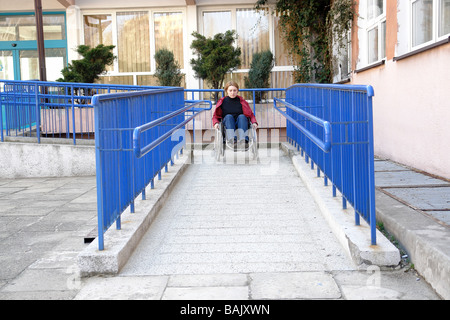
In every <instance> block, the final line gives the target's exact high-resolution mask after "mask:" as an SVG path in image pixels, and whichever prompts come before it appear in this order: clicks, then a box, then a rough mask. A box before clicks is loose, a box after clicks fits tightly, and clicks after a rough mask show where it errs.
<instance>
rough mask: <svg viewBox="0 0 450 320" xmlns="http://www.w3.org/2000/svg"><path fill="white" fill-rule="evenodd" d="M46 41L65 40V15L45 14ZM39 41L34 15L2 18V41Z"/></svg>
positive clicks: (0, 39)
mask: <svg viewBox="0 0 450 320" xmlns="http://www.w3.org/2000/svg"><path fill="white" fill-rule="evenodd" d="M42 22H43V24H44V25H43V29H44V40H65V39H66V30H65V17H64V14H44V15H43V17H42ZM27 40H37V35H36V18H35V16H34V15H14V16H0V41H27Z"/></svg>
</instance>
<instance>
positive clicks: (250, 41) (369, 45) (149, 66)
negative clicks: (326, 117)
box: [0, 0, 450, 179]
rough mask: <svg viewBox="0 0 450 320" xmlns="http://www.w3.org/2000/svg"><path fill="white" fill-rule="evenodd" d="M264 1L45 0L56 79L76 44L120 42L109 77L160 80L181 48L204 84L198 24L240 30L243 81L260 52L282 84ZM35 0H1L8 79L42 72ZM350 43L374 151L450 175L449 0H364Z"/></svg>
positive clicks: (274, 32) (286, 69)
mask: <svg viewBox="0 0 450 320" xmlns="http://www.w3.org/2000/svg"><path fill="white" fill-rule="evenodd" d="M255 2H256V1H255V0H228V1H224V0H165V1H163V2H162V1H157V0H128V1H126V2H124V1H122V0H120V1H119V0H42V4H43V11H44V15H43V18H44V38H45V48H46V59H47V79H48V80H55V79H57V78H58V77H60V70H61V69H62V68H63V67H64V66H65V65H67V63H68V62H69V61H71V60H73V59H78V58H79V57H78V56H77V53H76V51H75V50H74V49H75V48H76V47H77V45H80V44H88V45H91V46H94V45H97V44H99V43H103V44H108V45H109V44H112V45H115V49H114V54H115V55H116V56H117V59H116V61H115V62H114V65H113V66H112V67H110V68H109V69H108V73H107V74H106V75H104V76H103V77H102V82H104V83H117V84H135V85H154V84H157V83H156V79H155V77H154V72H155V68H156V65H155V60H154V54H155V52H156V50H158V49H159V48H163V47H165V48H168V49H169V50H171V51H173V52H174V55H175V58H176V59H177V61H178V62H179V63H180V65H181V68H182V72H183V73H184V74H185V78H184V86H185V87H186V88H189V89H196V88H204V87H205V86H206V85H205V84H203V83H202V81H200V80H199V79H196V78H195V76H194V72H193V70H192V67H191V65H190V60H191V59H192V58H194V56H193V53H192V50H191V49H190V44H191V43H192V40H193V37H192V32H194V31H196V32H199V33H201V34H203V35H205V36H212V35H214V34H216V33H218V32H224V31H226V30H229V29H234V30H236V32H237V35H238V41H237V43H236V45H238V46H239V47H241V49H242V57H241V60H242V63H241V66H240V67H239V68H238V70H236V71H234V72H233V73H232V74H231V75H230V78H233V79H235V80H237V81H238V82H240V83H241V84H242V86H243V78H244V76H245V75H246V74H247V72H248V70H249V66H250V62H251V59H252V56H253V54H254V53H255V52H259V51H262V50H265V49H270V50H271V51H272V53H273V54H274V56H275V67H274V68H273V71H272V75H271V86H272V87H273V88H283V87H288V86H289V85H291V84H292V71H293V70H294V66H293V65H292V61H291V60H290V59H289V55H288V54H287V51H286V50H285V48H284V47H283V43H282V41H281V36H280V32H279V28H278V20H277V17H276V16H275V15H273V14H272V12H271V11H270V10H268V12H267V13H266V14H264V13H262V12H257V11H255V10H254V9H253V7H254V4H255ZM33 11H34V3H33V1H30V0H15V1H7V0H0V79H22V80H28V79H37V78H38V66H37V64H38V58H37V48H36V31H35V22H34V16H33ZM356 13H357V17H356V18H355V20H354V22H353V26H352V31H351V32H350V33H349V35H348V40H349V41H348V47H347V49H346V50H343V51H340V54H339V63H338V65H337V66H336V68H335V70H334V82H347V83H353V84H370V85H372V86H373V87H374V90H375V97H374V127H375V132H374V135H375V137H374V138H375V154H376V155H377V156H380V157H384V158H389V159H391V160H394V161H397V162H400V163H403V164H406V165H409V166H411V167H414V168H417V169H420V170H423V171H426V172H429V173H431V174H435V175H438V176H441V177H444V178H447V179H450V143H449V141H450V129H449V123H450V102H449V101H450V43H449V37H450V0H357V1H356Z"/></svg>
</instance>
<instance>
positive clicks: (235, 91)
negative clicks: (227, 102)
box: [227, 86, 239, 98]
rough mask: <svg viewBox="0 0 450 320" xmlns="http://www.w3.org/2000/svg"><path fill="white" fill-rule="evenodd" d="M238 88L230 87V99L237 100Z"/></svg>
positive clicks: (228, 91) (228, 90) (228, 93)
mask: <svg viewBox="0 0 450 320" xmlns="http://www.w3.org/2000/svg"><path fill="white" fill-rule="evenodd" d="M238 91H239V90H238V88H236V87H234V86H229V87H228V89H227V95H228V96H229V97H230V98H236V96H237V94H238Z"/></svg>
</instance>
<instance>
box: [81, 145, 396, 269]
mask: <svg viewBox="0 0 450 320" xmlns="http://www.w3.org/2000/svg"><path fill="white" fill-rule="evenodd" d="M193 155H194V156H193V157H192V158H182V159H179V160H178V161H177V164H176V165H175V166H174V167H171V168H170V169H169V174H170V175H172V176H171V177H168V179H171V180H173V181H175V180H178V181H177V182H176V183H175V182H173V183H171V182H167V181H166V182H161V184H164V183H166V184H167V186H166V187H164V186H160V187H157V188H155V190H149V191H148V192H147V195H148V197H149V200H146V201H140V202H138V203H137V204H136V211H137V213H135V214H129V213H125V214H124V218H123V219H122V230H114V229H113V230H108V232H107V234H106V235H105V246H106V249H105V250H104V251H103V252H99V251H98V250H97V249H96V246H97V243H96V242H94V243H92V244H91V245H90V246H89V247H88V248H87V249H86V250H85V251H84V252H82V253H81V254H80V255H79V257H78V261H79V266H80V269H81V273H82V274H83V275H93V274H99V273H113V274H114V273H116V274H117V273H120V274H121V275H130V276H131V275H171V274H217V273H226V274H229V273H252V272H253V273H256V272H302V271H318V272H324V271H329V270H354V269H358V268H360V267H363V266H366V265H367V264H371V262H370V261H371V259H372V258H371V257H370V252H369V253H368V252H367V250H366V246H365V245H364V249H363V250H360V249H359V248H358V245H359V244H358V241H362V242H363V243H364V244H365V241H366V240H365V239H359V240H358V241H356V242H355V241H352V245H351V246H349V245H348V243H347V244H346V245H344V246H343V244H342V241H341V240H340V237H341V235H342V234H341V235H340V233H341V232H344V233H343V234H345V230H344V231H342V230H339V229H338V228H337V227H336V226H334V227H333V226H330V219H329V218H327V216H326V215H325V216H324V215H323V211H324V210H325V211H326V210H327V209H326V207H324V204H323V203H318V202H317V198H316V196H315V195H313V194H312V193H311V191H310V188H311V185H309V183H308V182H305V181H304V180H303V179H304V178H300V177H299V171H298V168H296V166H294V164H293V161H292V159H291V157H290V156H289V153H285V152H283V151H282V150H281V149H279V148H278V145H277V147H276V148H269V149H260V159H259V161H256V160H255V159H252V158H251V156H249V155H248V154H245V153H234V152H232V151H227V154H226V156H225V159H224V161H221V162H216V161H215V160H214V157H213V156H212V154H211V150H195V151H194V152H193ZM180 163H182V164H180ZM177 166H178V167H177ZM171 171H172V172H171ZM177 172H180V173H182V174H178V173H177ZM164 179H166V178H165V177H164V176H163V180H162V181H164ZM158 183H160V182H159V181H158ZM159 189H164V190H166V192H167V190H170V192H168V193H166V194H165V193H164V192H165V191H164V190H159ZM158 190H159V191H158ZM158 192H159V195H158ZM169 193H170V194H169ZM152 194H153V196H152ZM158 197H162V198H163V199H164V200H163V201H162V202H160V203H159V204H156V201H157V200H156V199H157V198H158ZM330 197H331V195H330ZM151 201H154V202H155V203H154V204H151V203H150V202H151ZM154 206H156V207H157V210H156V211H155V210H153V212H152V213H151V214H150V216H151V217H150V218H148V217H147V216H148V215H146V214H145V212H142V213H141V211H142V210H143V211H151V210H152V208H153V207H154ZM144 207H145V209H140V208H144ZM138 216H139V218H137V217H138ZM141 216H142V217H141ZM332 223H333V222H332ZM347 227H348V225H345V226H344V228H347ZM136 235H138V236H136ZM358 235H361V233H359V234H358ZM344 237H345V235H344ZM363 237H364V235H363ZM380 237H382V236H380ZM131 238H133V239H132V240H130V239H131ZM367 241H368V243H370V235H369V232H367ZM383 250H388V251H389V253H388V254H382V255H380V251H383ZM372 251H373V252H374V253H376V257H377V258H376V259H372V260H374V261H376V263H377V264H379V265H380V266H384V265H392V264H393V262H392V261H393V260H392V256H394V260H395V257H397V258H398V260H397V263H398V262H399V259H400V258H399V253H398V250H396V248H395V247H393V246H392V245H391V247H389V248H381V247H377V248H372ZM361 252H363V255H364V256H363V258H361ZM382 256H384V257H386V258H387V260H386V261H382V260H380V259H379V258H380V257H382Z"/></svg>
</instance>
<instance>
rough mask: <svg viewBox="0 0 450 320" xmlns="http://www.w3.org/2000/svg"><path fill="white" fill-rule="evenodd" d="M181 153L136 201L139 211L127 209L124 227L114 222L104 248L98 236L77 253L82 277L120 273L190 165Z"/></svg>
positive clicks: (187, 158) (107, 232)
mask: <svg viewBox="0 0 450 320" xmlns="http://www.w3.org/2000/svg"><path fill="white" fill-rule="evenodd" d="M186 153H187V152H186V150H185V153H184V155H183V156H180V158H179V159H178V160H176V161H174V165H173V166H170V165H169V170H168V172H162V174H161V180H157V179H155V185H154V189H150V187H147V189H146V198H147V199H146V200H141V198H140V197H139V198H137V199H136V200H135V212H134V213H130V212H129V210H128V209H127V211H126V212H124V213H122V215H121V229H120V230H117V229H116V227H115V224H113V225H112V226H111V227H110V228H109V229H108V230H107V231H106V232H105V234H104V243H105V248H104V250H102V251H100V250H98V240H97V238H96V239H95V240H94V241H93V242H92V243H90V244H89V245H88V247H87V248H85V249H84V250H83V251H82V252H80V253H79V255H78V256H77V264H78V268H79V272H80V276H81V277H90V276H95V275H107V274H117V273H119V271H120V270H121V269H122V267H123V266H124V265H125V264H126V263H127V261H128V259H129V258H130V256H131V254H132V253H133V251H134V249H135V248H136V246H137V245H138V244H139V242H140V240H141V239H142V237H143V236H144V235H145V233H146V231H147V230H148V228H149V227H150V225H151V223H152V222H153V220H154V219H155V218H156V216H157V215H158V212H159V210H160V209H161V207H162V206H163V205H164V202H165V200H166V198H167V197H168V196H169V195H170V193H171V191H172V190H173V188H174V186H175V185H176V183H177V181H178V179H179V178H180V177H181V176H182V174H183V173H184V171H185V170H186V168H187V167H188V165H189V156H187V155H185V154H186Z"/></svg>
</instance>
